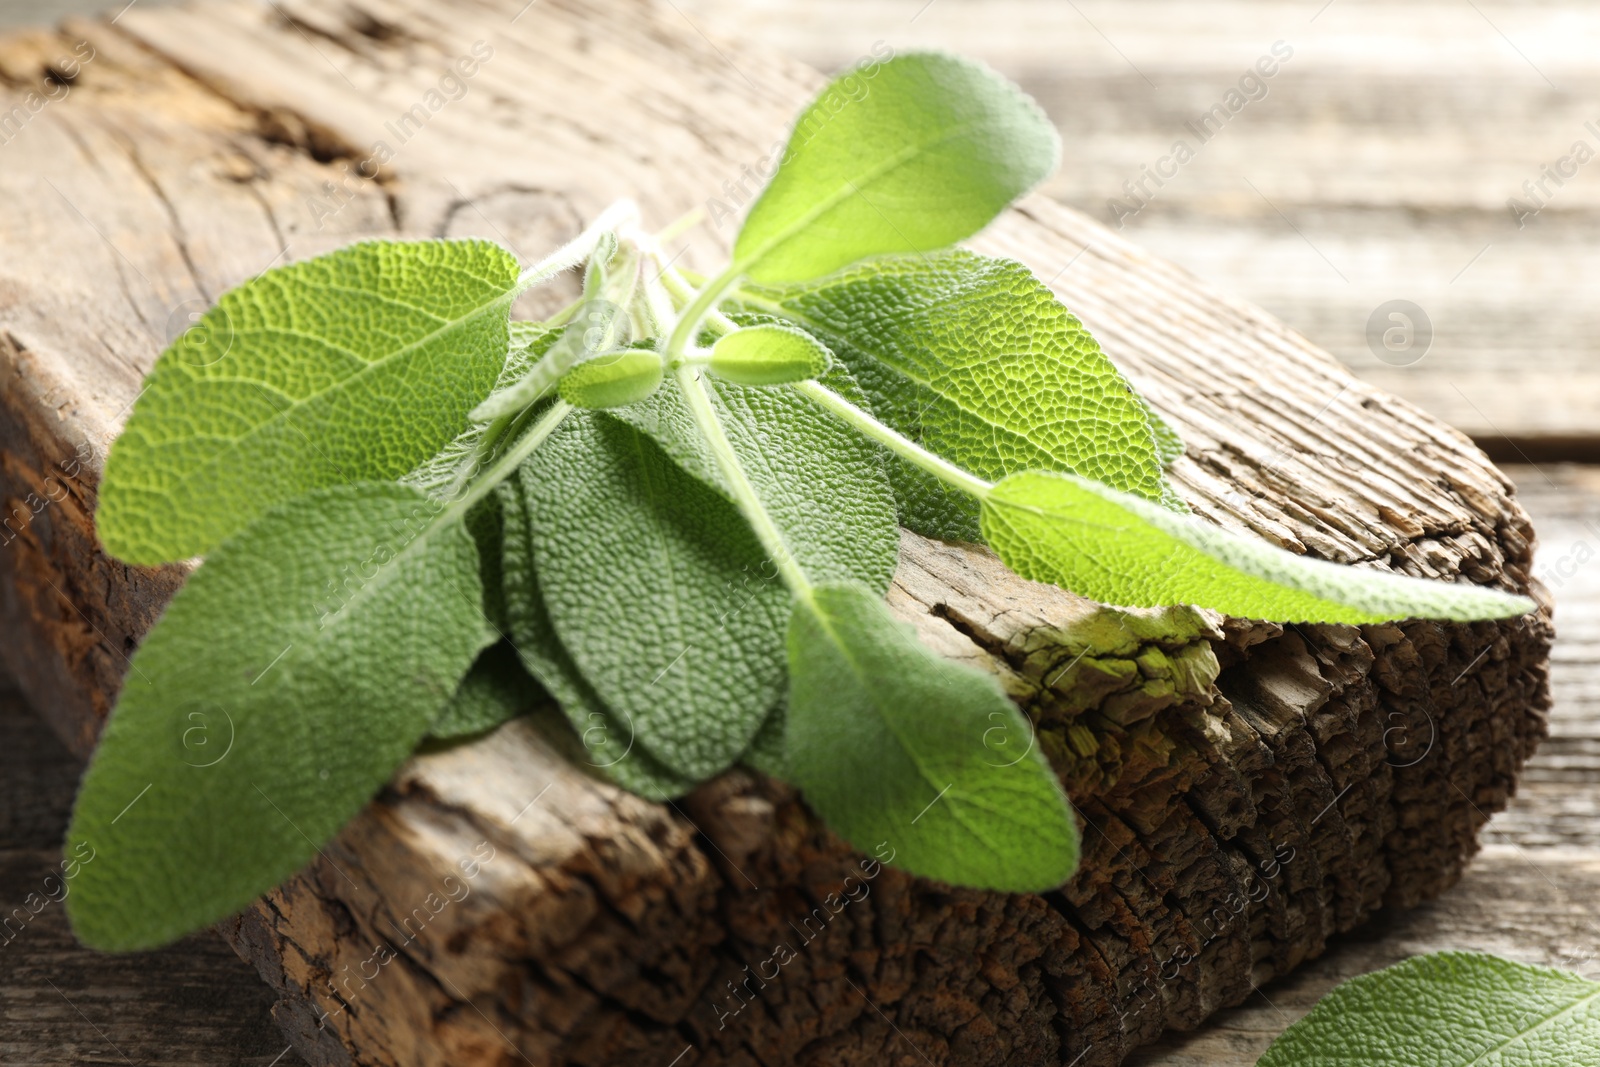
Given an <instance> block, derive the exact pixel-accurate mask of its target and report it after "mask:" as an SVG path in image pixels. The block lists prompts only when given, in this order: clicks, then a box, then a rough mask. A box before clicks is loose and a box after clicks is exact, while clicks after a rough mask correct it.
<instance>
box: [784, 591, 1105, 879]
mask: <svg viewBox="0 0 1600 1067" xmlns="http://www.w3.org/2000/svg"><path fill="white" fill-rule="evenodd" d="M789 676H790V689H789V706H788V713H787V732H786V738H785V742H786V744H785V750H784V755H783V758H784V761H785V764H786V766H787V768H788V770H789V773H790V774H791V775H792V778H793V781H794V782H795V783H796V784H798V785H799V786H800V787H801V788H802V789H803V790H804V791H805V797H806V802H807V803H808V804H810V805H811V806H812V807H813V808H814V809H816V811H817V812H818V813H819V814H820V815H821V816H822V817H823V818H824V819H826V820H827V822H828V825H829V826H830V827H832V828H833V829H834V830H835V831H836V832H838V833H839V834H840V835H841V836H842V837H844V838H845V840H847V841H849V842H850V843H851V844H852V845H854V846H855V847H856V848H858V849H863V850H876V849H878V848H879V846H880V845H883V844H886V845H887V846H888V847H889V848H890V849H892V850H893V852H894V855H895V859H894V863H895V865H896V866H899V867H903V868H904V869H906V870H908V871H911V872H912V873H913V874H919V875H922V876H924V877H927V878H936V879H939V880H940V881H945V882H950V883H952V884H955V885H968V886H978V887H982V888H985V889H997V890H1002V891H1005V892H1040V891H1044V890H1048V889H1054V888H1055V887H1057V886H1059V885H1060V884H1061V883H1063V882H1065V881H1066V880H1067V879H1068V878H1069V877H1071V875H1072V872H1073V871H1074V870H1075V869H1076V868H1077V864H1078V828H1077V823H1076V822H1075V821H1074V817H1073V814H1072V810H1071V808H1070V807H1069V805H1068V803H1067V798H1066V795H1065V794H1064V793H1063V792H1062V790H1061V785H1060V782H1059V781H1058V780H1057V778H1056V776H1055V772H1054V771H1052V770H1051V768H1050V764H1049V763H1048V762H1047V761H1046V760H1045V758H1044V756H1043V754H1042V753H1041V752H1040V751H1039V746H1038V745H1037V744H1036V743H1035V740H1034V737H1033V734H1032V730H1031V727H1030V726H1029V724H1028V722H1027V720H1026V719H1024V718H1023V716H1022V714H1021V713H1020V712H1019V711H1018V710H1017V708H1016V706H1015V705H1014V704H1012V703H1011V701H1010V700H1008V699H1006V696H1005V693H1004V692H1003V691H1002V690H1001V688H1000V683H999V682H998V681H997V680H996V679H995V678H994V677H993V676H992V675H988V674H984V673H982V672H980V671H977V670H974V669H973V668H971V667H965V666H962V665H961V664H958V663H954V662H952V661H950V660H946V659H944V658H942V657H941V656H939V655H938V654H937V653H935V652H934V651H932V650H931V649H929V648H928V647H927V646H926V645H924V644H922V642H921V641H919V640H917V637H916V634H915V633H914V632H913V631H912V630H911V628H910V627H909V626H906V625H905V624H903V623H900V622H898V621H897V620H896V619H895V618H894V617H893V616H892V615H890V614H889V609H888V607H887V606H886V605H885V604H884V603H883V600H882V599H881V598H880V597H878V596H876V595H874V594H872V593H869V592H867V591H866V590H864V589H860V588H857V587H855V586H849V585H819V586H817V587H816V588H814V589H813V590H812V591H811V593H810V595H809V596H800V597H797V598H796V603H795V607H794V615H793V618H792V620H791V622H790V627H789ZM1018 752H1020V753H1022V755H1021V756H1020V757H1019V756H1017V755H1015V753H1018Z"/></svg>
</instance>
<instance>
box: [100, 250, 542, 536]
mask: <svg viewBox="0 0 1600 1067" xmlns="http://www.w3.org/2000/svg"><path fill="white" fill-rule="evenodd" d="M517 273H518V272H517V263H516V260H515V259H514V258H513V257H512V256H511V255H510V254H509V253H507V252H506V251H504V250H503V249H501V248H499V247H498V246H496V245H493V244H490V243H488V242H484V241H455V242H441V241H427V242H414V243H397V242H369V243H364V244H358V245H353V246H351V247H349V248H345V249H341V250H340V251H338V252H334V253H332V254H330V255H326V256H321V257H318V258H316V259H312V260H307V261H306V262H303V263H296V264H293V265H291V266H287V267H279V268H275V269H273V270H269V271H267V272H266V273H265V274H262V275H261V276H260V277H258V278H255V279H252V280H251V281H249V282H246V283H245V284H244V285H241V286H239V287H238V288H237V289H234V290H232V291H230V292H229V293H227V294H225V295H224V296H223V297H222V299H220V300H219V301H218V302H217V305H216V306H215V307H214V308H212V309H211V310H210V311H209V312H207V313H206V315H205V316H204V318H203V319H202V320H201V322H200V323H199V324H198V325H197V326H196V327H195V328H194V329H191V330H190V331H189V332H187V333H185V334H184V335H183V336H182V337H180V338H179V339H178V340H177V341H176V342H174V344H173V345H172V346H171V347H170V348H168V349H167V351H166V352H164V353H162V355H161V357H160V359H158V360H157V361H156V365H155V369H154V370H153V371H152V372H151V374H150V376H149V378H148V379H147V380H146V389H145V391H144V393H143V394H142V395H141V396H140V398H139V400H138V402H137V403H135V404H134V408H133V413H132V415H131V416H130V417H129V419H128V424H127V427H126V428H125V429H124V431H123V433H122V436H121V437H119V438H118V439H117V441H116V443H115V445H113V447H112V449H111V454H110V456H109V457H108V458H107V460H106V471H105V479H104V481H103V482H102V484H101V487H100V505H99V510H98V512H97V514H96V524H97V528H98V532H99V534H100V538H101V540H102V542H103V543H104V544H105V546H106V550H107V551H108V552H110V553H111V554H112V555H115V556H117V557H119V558H121V559H124V560H127V561H129V562H133V563H145V564H154V563H161V562H166V561H170V560H178V559H186V558H189V557H192V556H197V555H203V554H205V553H206V552H207V551H209V550H210V549H211V548H213V547H214V546H216V545H217V544H218V543H220V542H221V541H222V540H223V539H224V538H226V537H228V536H229V535H230V534H233V533H235V532H237V531H239V530H241V529H243V528H244V527H246V526H248V525H249V524H250V522H251V521H252V520H254V519H255V518H256V517H257V516H259V515H261V514H262V513H263V512H265V511H266V510H267V509H268V508H271V507H272V506H274V505H276V504H279V503H282V502H285V501H288V500H291V499H293V498H295V497H297V496H299V495H300V494H302V493H304V492H307V491H308V490H311V489H316V488H319V487H322V486H329V485H340V484H346V483H350V482H357V481H363V480H379V479H387V478H397V477H399V476H400V475H403V474H405V473H406V472H407V471H410V470H411V469H412V468H413V467H415V466H416V465H417V464H418V463H420V462H421V461H423V460H425V459H427V458H428V457H429V456H431V455H432V454H433V453H435V452H436V451H437V450H438V449H439V448H440V447H441V446H443V445H444V444H445V443H446V442H448V441H449V440H450V439H451V438H452V437H454V436H455V435H456V434H457V433H458V432H460V431H461V430H462V429H463V428H464V427H465V426H466V413H467V411H468V410H470V409H471V408H472V407H473V405H474V404H476V403H477V402H478V401H479V400H481V399H482V398H483V395H484V394H485V393H487V392H488V391H489V388H490V387H491V386H492V385H493V384H494V381H495V376H496V375H497V374H498V373H499V371H500V368H501V366H502V365H503V363H504V362H505V356H506V350H507V327H506V311H507V308H508V307H509V304H510V301H511V296H512V290H513V288H514V287H515V285H516V282H517Z"/></svg>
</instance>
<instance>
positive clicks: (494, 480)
mask: <svg viewBox="0 0 1600 1067" xmlns="http://www.w3.org/2000/svg"><path fill="white" fill-rule="evenodd" d="M572 412H573V407H572V405H571V404H569V403H567V402H566V401H565V400H557V401H556V402H555V403H554V404H551V405H550V410H549V411H546V412H545V413H544V414H543V415H542V416H540V417H539V421H538V422H536V423H534V424H533V427H532V428H531V429H529V430H528V432H527V433H525V434H523V435H522V436H521V437H520V438H518V439H517V443H516V444H514V445H512V446H511V448H509V449H508V450H507V451H506V453H505V454H504V455H503V456H500V457H499V458H498V459H496V460H495V461H494V462H493V463H492V464H490V465H489V467H488V468H487V469H486V470H484V472H483V473H482V474H479V475H478V476H477V477H475V478H474V479H473V480H472V482H471V484H470V485H468V486H467V490H466V492H464V493H462V494H461V495H460V496H459V497H457V498H456V499H455V500H454V501H452V502H451V504H450V507H451V509H452V510H454V511H455V512H456V513H457V514H461V515H465V514H466V513H467V512H468V511H470V510H471V509H472V505H474V504H476V503H477V502H478V501H480V500H482V499H483V498H484V497H486V496H488V495H489V494H490V493H492V492H494V488H495V486H497V485H499V484H500V483H501V482H503V481H505V480H506V479H507V478H509V477H511V475H512V474H514V473H516V470H517V468H518V467H520V466H522V464H523V462H524V461H525V460H527V458H528V457H529V456H531V455H533V454H534V452H536V451H538V449H539V446H540V445H542V444H544V443H545V441H546V440H547V439H548V438H549V437H550V435H551V434H553V433H555V431H556V427H558V426H560V425H561V423H562V421H563V420H564V419H565V418H566V417H567V416H568V415H570V414H572Z"/></svg>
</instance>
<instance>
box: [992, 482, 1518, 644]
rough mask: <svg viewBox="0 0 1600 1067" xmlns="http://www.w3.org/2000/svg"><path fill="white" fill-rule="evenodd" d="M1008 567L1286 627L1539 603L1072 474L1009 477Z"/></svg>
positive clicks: (1101, 594) (997, 507) (999, 512)
mask: <svg viewBox="0 0 1600 1067" xmlns="http://www.w3.org/2000/svg"><path fill="white" fill-rule="evenodd" d="M983 533H984V536H985V538H986V539H987V540H988V542H989V544H990V546H992V547H993V548H994V550H995V552H996V553H998V554H999V556H1000V558H1001V559H1002V560H1003V561H1005V564H1006V566H1008V567H1010V568H1011V569H1012V570H1014V571H1016V572H1017V573H1018V574H1020V575H1022V576H1023V577H1024V578H1030V579H1032V580H1034V581H1039V582H1050V583H1053V584H1055V585H1058V586H1060V587H1061V588H1063V589H1067V590H1070V591H1072V592H1074V593H1077V594H1079V595H1080V596H1085V597H1088V598H1089V599H1091V600H1097V601H1100V602H1101V603H1104V604H1116V605H1119V606H1122V607H1158V606H1164V605H1169V604H1190V605H1193V606H1196V607H1203V608H1214V609H1215V610H1217V611H1221V612H1223V613H1225V614H1228V615H1233V616H1237V617H1240V618H1250V619H1273V620H1277V621H1280V622H1345V623H1365V622H1381V621H1384V620H1387V619H1406V618H1413V617H1417V618H1430V619H1455V620H1472V619H1493V618H1506V617H1510V616H1515V615H1522V614H1524V613H1526V612H1530V611H1533V610H1535V605H1534V604H1533V602H1532V601H1530V600H1528V599H1527V598H1525V597H1519V596H1513V595H1511V594H1509V593H1503V592H1500V591H1498V590H1494V589H1487V588H1484V587H1482V586H1474V585H1466V584H1460V583H1453V582H1434V581H1423V580H1421V579H1417V578H1408V577H1403V576H1400V575H1395V574H1391V573H1388V572H1385V571H1379V570H1371V569H1367V568H1358V567H1347V566H1340V565H1337V564H1333V563H1327V562H1324V561H1322V560H1315V559H1309V558H1307V557H1305V556H1297V555H1294V554H1293V553H1290V552H1285V551H1283V550H1282V549H1278V548H1275V547H1273V546H1272V545H1270V544H1268V543H1266V542H1265V541H1262V540H1260V539H1258V538H1255V537H1246V536H1241V535H1239V534H1234V533H1229V532H1228V531H1226V530H1223V529H1221V528H1219V527H1216V526H1209V525H1204V524H1202V523H1201V522H1200V521H1199V520H1195V519H1190V518H1188V517H1186V516H1182V515H1175V514H1173V513H1172V512H1170V511H1168V510H1166V509H1164V508H1161V507H1159V506H1158V505H1154V504H1151V503H1149V502H1148V501H1144V500H1140V499H1138V498H1136V497H1132V496H1128V495H1126V494H1120V493H1116V492H1114V491H1112V490H1110V489H1107V488H1105V487H1104V486H1101V485H1097V484H1095V483H1093V482H1090V481H1087V480H1085V479H1082V478H1076V477H1073V476H1072V475H1065V474H1055V473H1046V472H1039V471H1031V472H1026V473H1023V474H1016V475H1012V476H1011V477H1009V478H1007V479H1005V480H1004V481H1002V482H1000V483H999V484H998V485H996V486H995V487H994V489H993V490H992V491H991V492H990V494H989V497H988V499H987V500H986V501H985V503H984V506H983Z"/></svg>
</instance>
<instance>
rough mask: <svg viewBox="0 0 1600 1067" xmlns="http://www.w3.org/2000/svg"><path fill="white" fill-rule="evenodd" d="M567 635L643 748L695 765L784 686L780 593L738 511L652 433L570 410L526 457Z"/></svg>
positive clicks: (734, 749) (716, 761)
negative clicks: (682, 464)
mask: <svg viewBox="0 0 1600 1067" xmlns="http://www.w3.org/2000/svg"><path fill="white" fill-rule="evenodd" d="M522 488H523V492H524V493H525V495H526V502H527V512H528V518H529V522H530V532H531V537H532V543H533V557H534V563H535V566H536V568H537V571H538V580H539V584H540V587H541V588H542V590H543V593H544V603H545V607H546V610H547V611H548V612H549V617H550V621H551V622H552V623H553V624H554V626H555V631H556V634H557V635H558V636H559V638H560V640H561V644H562V646H563V647H564V648H565V649H566V650H567V652H568V653H569V654H570V655H571V657H572V659H573V662H575V663H576V664H577V666H578V668H579V670H581V671H582V673H583V676H584V678H585V679H587V680H588V682H589V684H590V685H591V686H592V687H593V688H594V690H595V692H596V693H597V694H598V695H599V697H600V698H601V700H602V701H603V702H604V703H605V705H606V706H607V707H608V708H610V709H612V710H613V711H614V712H616V713H617V714H618V715H621V716H625V717H627V718H628V719H629V720H630V721H631V722H632V724H633V731H634V736H635V737H636V739H637V741H638V743H639V744H640V745H641V746H643V747H644V748H645V749H646V750H647V751H648V753H649V754H650V755H651V756H653V757H655V758H656V759H657V760H659V761H660V762H661V763H663V764H665V765H666V766H667V767H668V768H669V769H671V770H672V771H674V772H676V773H678V774H682V775H685V776H689V777H693V778H696V779H702V778H707V777H710V776H711V775H713V774H716V773H717V772H718V771H720V770H722V769H724V768H725V767H727V766H728V765H729V764H731V763H733V762H734V761H735V760H736V759H737V758H738V757H739V754H740V753H741V752H743V751H744V749H745V748H746V746H748V745H749V743H750V739H751V738H752V737H753V736H754V735H755V732H756V729H757V728H758V727H759V726H760V725H761V722H762V720H764V719H765V718H766V716H767V713H768V711H769V710H770V709H771V708H772V706H773V705H774V704H776V703H777V701H778V698H779V696H780V694H781V693H782V691H783V629H784V624H785V622H786V620H787V616H788V592H787V591H786V590H785V589H784V587H783V584H782V583H781V582H779V581H776V580H775V579H776V576H777V572H776V569H775V568H773V567H772V566H771V565H770V564H767V563H766V557H765V554H764V553H763V552H762V550H761V546H760V543H759V542H758V541H757V540H756V537H755V535H754V534H753V533H752V532H751V531H750V528H749V527H748V526H747V525H746V524H745V521H744V519H743V517H742V516H741V515H740V514H739V512H738V510H737V509H736V508H735V507H734V506H733V505H732V504H730V503H729V502H728V501H727V500H725V499H724V498H723V497H721V496H719V495H717V494H716V493H715V492H713V491H712V490H711V489H710V488H709V487H708V486H706V485H705V484H704V483H702V482H700V481H698V480H696V479H694V478H691V477H690V476H689V475H688V474H687V473H685V472H684V471H683V470H682V469H681V468H680V467H679V466H678V465H677V464H675V463H673V462H672V460H671V459H669V458H668V457H667V456H666V454H665V453H663V452H662V451H661V449H660V447H659V446H658V445H656V444H655V442H654V441H652V440H651V439H650V438H649V437H647V436H646V435H644V434H643V433H641V432H639V431H638V430H636V429H634V428H633V427H632V426H630V425H628V424H626V423H623V422H620V421H618V420H616V419H613V418H611V417H609V416H607V415H604V414H600V413H590V412H576V413H574V414H573V415H572V416H570V417H569V418H568V419H567V421H566V422H565V423H564V424H563V425H562V427H561V428H560V429H559V430H557V431H556V432H555V433H554V434H552V435H551V437H550V439H549V440H548V441H547V442H546V443H545V444H544V446H543V447H542V448H541V449H540V450H539V451H538V452H537V453H535V455H534V456H533V458H532V459H531V460H530V461H529V462H528V463H527V464H525V465H524V466H523V468H522Z"/></svg>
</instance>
